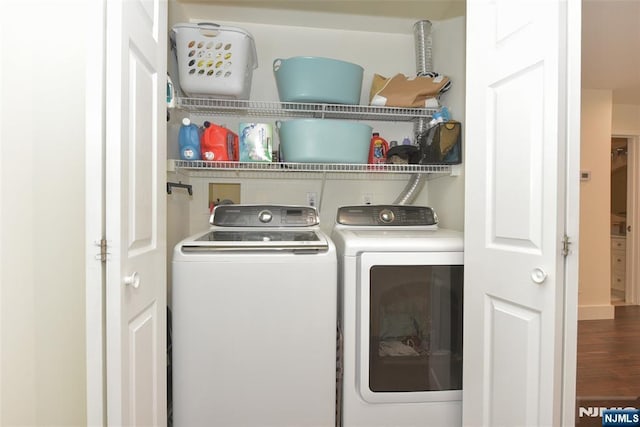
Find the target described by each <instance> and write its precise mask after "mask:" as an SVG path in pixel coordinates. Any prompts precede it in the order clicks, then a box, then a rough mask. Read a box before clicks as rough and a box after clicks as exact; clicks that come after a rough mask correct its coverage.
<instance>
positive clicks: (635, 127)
mask: <svg viewBox="0 0 640 427" xmlns="http://www.w3.org/2000/svg"><path fill="white" fill-rule="evenodd" d="M612 128H613V129H612V132H611V133H612V134H613V135H625V136H627V135H640V105H628V104H613V124H612Z"/></svg>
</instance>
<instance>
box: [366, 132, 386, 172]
mask: <svg viewBox="0 0 640 427" xmlns="http://www.w3.org/2000/svg"><path fill="white" fill-rule="evenodd" d="M388 151H389V143H387V141H386V140H385V139H384V138H383V137H381V136H380V134H379V133H378V132H374V133H373V136H372V137H371V146H370V147H369V164H373V165H375V164H380V163H386V161H387V152H388Z"/></svg>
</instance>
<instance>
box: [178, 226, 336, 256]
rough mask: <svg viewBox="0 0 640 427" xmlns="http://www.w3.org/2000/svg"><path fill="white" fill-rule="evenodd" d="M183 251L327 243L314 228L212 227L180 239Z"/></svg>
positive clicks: (304, 249) (308, 248) (319, 247)
mask: <svg viewBox="0 0 640 427" xmlns="http://www.w3.org/2000/svg"><path fill="white" fill-rule="evenodd" d="M181 249H182V251H183V252H229V251H235V252H243V251H244V252H246V251H251V252H256V251H258V252H267V251H279V252H282V251H287V252H295V253H313V252H326V251H328V250H329V242H328V240H327V238H326V237H325V236H324V234H323V233H322V232H320V230H317V229H313V228H306V229H287V228H230V227H229V228H227V227H214V228H213V229H212V230H209V231H208V232H206V233H205V234H202V235H199V236H196V237H195V238H193V239H191V240H187V241H184V242H182V245H181Z"/></svg>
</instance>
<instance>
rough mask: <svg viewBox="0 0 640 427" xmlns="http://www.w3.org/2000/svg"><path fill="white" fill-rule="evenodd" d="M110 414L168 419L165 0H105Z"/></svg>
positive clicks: (128, 421) (131, 419)
mask: <svg viewBox="0 0 640 427" xmlns="http://www.w3.org/2000/svg"><path fill="white" fill-rule="evenodd" d="M105 4H106V29H107V30H106V82H107V83H106V90H105V93H106V96H105V98H106V124H105V129H106V148H105V155H106V168H105V169H106V172H105V174H106V179H105V182H106V184H105V185H106V188H105V192H106V200H105V203H106V234H107V241H108V242H109V243H110V252H111V255H110V258H109V259H108V261H107V268H106V283H107V285H106V286H107V289H106V301H107V302H106V313H107V319H106V323H107V330H106V336H107V341H106V347H107V369H106V371H107V383H106V388H107V423H108V425H110V426H111V425H112V426H143V425H154V426H161V425H166V423H167V419H166V413H167V412H166V384H167V379H166V249H165V247H166V237H165V236H166V230H165V229H166V224H165V222H166V220H165V202H166V201H165V198H166V195H165V194H164V183H165V182H166V176H165V172H164V169H163V168H162V165H164V163H165V161H166V152H165V147H166V123H165V121H164V118H165V115H166V112H165V108H166V107H165V102H164V92H165V90H166V88H165V85H166V51H167V44H166V43H167V40H166V28H167V4H166V2H165V1H160V0H155V1H139V0H116V1H107V2H106V3H105Z"/></svg>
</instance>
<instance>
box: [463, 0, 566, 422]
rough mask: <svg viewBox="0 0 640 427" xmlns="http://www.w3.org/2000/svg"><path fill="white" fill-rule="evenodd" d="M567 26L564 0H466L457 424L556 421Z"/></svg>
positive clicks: (558, 408) (558, 413) (559, 401)
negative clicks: (460, 359)
mask: <svg viewBox="0 0 640 427" xmlns="http://www.w3.org/2000/svg"><path fill="white" fill-rule="evenodd" d="M567 31H568V29H567V2H566V1H562V0H557V1H555V0H554V1H550V2H545V3H544V5H541V4H540V3H539V2H536V1H527V0H525V1H517V2H514V1H512V0H469V1H468V2H467V35H468V37H467V72H466V76H467V85H466V105H467V112H466V114H465V116H466V118H467V119H466V120H467V123H466V127H467V129H466V135H467V138H466V140H467V141H468V143H467V144H466V148H465V149H466V155H465V158H466V159H467V160H466V169H465V176H466V181H465V320H464V368H463V423H464V424H465V425H470V426H471V425H472V426H477V425H487V426H489V425H491V426H493V425H496V426H498V425H505V426H507V425H520V426H538V425H561V424H562V423H561V421H560V417H561V409H562V408H561V404H562V386H563V384H562V379H563V372H562V363H561V361H562V354H563V346H562V339H563V326H564V324H563V316H562V313H563V309H564V306H563V304H564V297H565V295H564V286H565V282H564V274H565V272H564V268H565V264H564V263H565V260H564V258H563V255H562V252H561V242H562V237H563V235H564V230H565V218H566V217H565V208H566V206H565V204H564V203H563V201H562V198H563V197H564V194H565V193H564V192H565V185H566V181H565V179H566V176H565V174H564V169H565V167H566V165H565V164H564V163H563V161H564V157H563V156H564V154H565V151H566V149H567V148H566V147H567V134H568V132H569V131H568V125H567V123H568V120H567V115H568V112H567V108H566V106H567V86H566V85H567V77H566V76H567V69H568V61H569V59H567V58H569V56H568V55H567V54H566V34H567ZM471 35H472V36H471Z"/></svg>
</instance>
